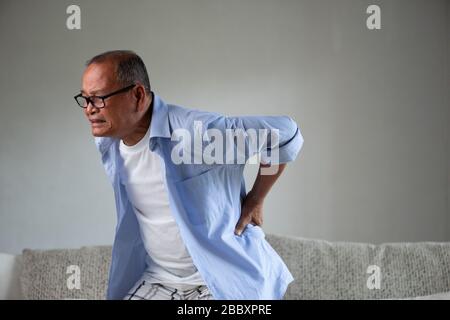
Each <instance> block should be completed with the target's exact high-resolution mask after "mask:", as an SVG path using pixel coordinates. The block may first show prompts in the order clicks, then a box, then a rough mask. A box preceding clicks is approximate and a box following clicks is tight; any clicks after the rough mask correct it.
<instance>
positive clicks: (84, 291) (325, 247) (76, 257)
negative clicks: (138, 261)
mask: <svg viewBox="0 0 450 320" xmlns="http://www.w3.org/2000/svg"><path fill="white" fill-rule="evenodd" d="M266 239H267V241H268V242H269V243H270V244H271V245H272V246H273V248H274V249H275V250H276V251H277V252H278V253H279V254H280V256H281V257H282V258H283V260H284V261H285V263H286V264H287V266H288V268H289V269H290V270H291V272H292V274H293V275H294V278H295V281H294V282H292V283H291V284H290V285H289V287H288V290H287V292H286V295H285V297H284V298H285V299H402V298H408V299H411V298H413V299H422V298H423V299H427V298H431V299H434V298H436V299H450V242H445V243H436V242H420V243H386V244H381V245H372V244H365V243H348V242H328V241H323V240H314V239H304V238H298V237H286V236H277V235H273V234H267V235H266ZM110 258H111V247H109V246H93V247H83V248H80V249H61V250H29V249H25V250H24V251H23V253H22V255H19V256H15V257H14V259H13V260H11V261H13V264H14V268H12V271H13V272H10V273H11V274H14V275H12V276H11V277H12V278H14V277H15V279H10V280H9V281H5V279H3V283H4V285H3V286H9V287H8V288H0V291H2V290H3V292H4V297H3V298H6V299H8V298H9V299H10V298H25V299H104V297H105V291H106V285H107V277H108V269H109V263H110ZM71 266H72V267H71ZM73 266H75V267H73ZM10 269H11V268H10ZM78 271H79V276H80V277H79V280H80V281H79V285H80V287H79V289H78V288H76V286H75V288H74V284H75V282H74V281H73V280H74V276H75V273H76V272H78ZM4 272H5V271H3V273H4ZM5 283H6V284H5ZM0 287H1V283H0ZM434 294H438V295H434ZM0 298H1V297H0Z"/></svg>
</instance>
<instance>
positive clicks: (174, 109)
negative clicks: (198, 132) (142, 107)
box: [167, 104, 224, 129]
mask: <svg viewBox="0 0 450 320" xmlns="http://www.w3.org/2000/svg"><path fill="white" fill-rule="evenodd" d="M167 108H168V117H169V123H170V125H171V127H172V129H177V128H191V127H192V126H193V124H194V122H195V121H200V122H202V123H203V124H205V125H207V124H210V123H212V122H214V121H216V120H218V119H221V118H223V117H224V115H223V114H221V113H218V112H213V111H206V110H200V109H196V108H192V107H186V106H179V105H174V104H167Z"/></svg>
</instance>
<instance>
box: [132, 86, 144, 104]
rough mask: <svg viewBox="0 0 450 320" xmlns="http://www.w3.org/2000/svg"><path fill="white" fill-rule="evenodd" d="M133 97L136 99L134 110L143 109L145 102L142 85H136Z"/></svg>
mask: <svg viewBox="0 0 450 320" xmlns="http://www.w3.org/2000/svg"><path fill="white" fill-rule="evenodd" d="M134 97H135V99H136V107H137V108H136V109H138V108H139V109H141V110H142V109H143V108H144V107H145V105H144V102H145V88H144V86H143V85H140V84H139V85H138V86H137V88H136V90H135V92H134Z"/></svg>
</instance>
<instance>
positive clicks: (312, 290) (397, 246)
mask: <svg viewBox="0 0 450 320" xmlns="http://www.w3.org/2000/svg"><path fill="white" fill-rule="evenodd" d="M266 238H267V239H268V241H269V242H270V243H271V245H272V246H273V248H274V249H275V250H276V251H277V252H278V253H279V254H280V256H281V257H282V259H283V260H284V261H285V263H286V265H287V266H288V268H289V270H290V271H291V273H292V274H293V276H294V278H295V280H294V282H292V283H291V284H290V285H289V287H288V290H287V292H286V295H285V299H386V298H393V299H395V298H409V297H419V296H426V295H431V294H434V293H439V292H446V291H449V290H450V242H445V243H437V242H417V243H385V244H380V245H373V244H364V243H349V242H328V241H324V240H313V239H303V238H299V237H286V236H277V235H268V236H267V237H266ZM369 266H377V267H379V271H380V275H381V277H380V289H376V288H375V289H369V288H368V285H367V282H368V279H369V277H370V276H372V274H369V273H367V272H368V267H369ZM369 271H370V272H372V271H371V270H369Z"/></svg>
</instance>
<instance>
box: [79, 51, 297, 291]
mask: <svg viewBox="0 0 450 320" xmlns="http://www.w3.org/2000/svg"><path fill="white" fill-rule="evenodd" d="M75 99H76V101H77V103H78V104H79V106H80V107H82V108H84V113H85V116H86V118H87V119H88V120H89V122H90V124H91V130H92V135H93V136H94V137H95V142H96V146H97V148H98V150H99V152H100V153H101V159H102V162H103V165H104V167H105V170H106V173H107V175H108V177H109V179H110V181H111V183H112V187H113V189H114V195H115V204H116V209H117V219H118V223H117V228H116V235H115V240H114V245H113V251H112V262H111V268H110V274H109V285H108V291H107V298H108V299H281V298H282V297H283V296H284V294H285V291H286V289H287V286H288V284H289V283H290V282H292V281H293V277H292V275H291V273H290V272H289V270H288V269H287V267H286V265H285V264H284V263H283V261H282V260H281V258H280V257H279V256H278V254H277V253H276V252H275V251H274V250H273V249H272V247H271V246H270V245H269V243H268V242H267V241H266V240H265V237H264V232H263V230H262V228H261V225H262V222H263V219H262V218H263V217H262V208H263V201H264V198H265V197H266V195H267V194H268V192H269V190H270V188H271V187H272V185H273V184H274V183H275V181H276V180H277V178H278V177H279V175H280V174H281V172H282V171H283V169H284V167H285V165H286V163H287V162H289V161H292V160H294V159H295V158H296V156H297V154H298V152H299V150H300V149H301V147H302V144H303V137H302V135H301V133H300V130H299V128H298V127H297V124H296V123H295V122H294V121H293V120H292V119H291V118H289V117H287V116H264V117H257V116H241V117H227V116H223V115H221V114H219V113H213V112H204V111H200V110H195V109H189V108H185V107H181V106H176V105H170V104H166V103H165V102H164V101H163V100H162V99H161V98H160V97H159V96H157V95H155V94H154V92H152V90H151V87H150V82H149V78H148V74H147V70H146V67H145V65H144V63H143V61H142V59H141V58H140V57H139V56H138V55H136V54H135V53H134V52H132V51H109V52H105V53H102V54H100V55H97V56H95V57H94V58H92V59H90V60H89V61H88V63H87V65H86V69H85V71H84V73H83V77H82V90H81V93H80V94H78V95H77V96H75ZM251 129H254V130H259V133H260V132H261V130H263V132H264V133H267V132H270V135H268V136H266V135H261V134H259V135H258V133H257V135H254V134H251V132H250V131H249V130H251ZM229 131H232V133H236V132H238V133H237V134H235V135H232V136H231V138H230V137H229V135H228V133H229ZM273 132H275V133H276V134H272V133H273ZM225 135H226V137H225V140H224V139H223V136H225ZM196 137H197V138H198V137H200V139H197V140H196ZM213 137H214V139H212V138H213ZM256 137H258V138H256ZM181 138H183V139H181ZM239 140H241V141H239ZM211 145H214V148H212V149H214V150H213V151H214V152H212V149H211ZM208 148H209V149H208ZM269 151H270V156H269ZM255 154H256V155H257V156H258V155H259V156H261V164H260V169H259V173H258V176H257V178H256V180H255V183H254V185H253V187H252V189H251V190H250V191H249V192H248V193H247V192H246V188H245V184H244V178H243V169H244V166H245V162H246V161H247V160H249V159H250V158H251V157H252V156H253V155H255ZM199 155H200V157H199ZM205 155H206V156H205ZM180 159H181V160H180ZM192 159H193V160H192ZM236 159H241V160H244V161H240V162H239V161H236ZM230 160H231V161H230ZM247 162H248V161H247ZM272 168H275V169H276V170H269V169H272ZM264 169H267V170H269V171H268V172H269V174H267V173H266V174H263V170H264Z"/></svg>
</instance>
